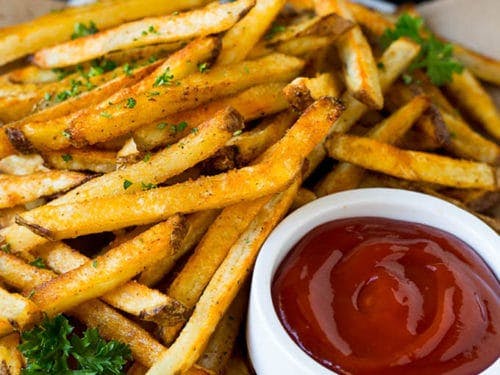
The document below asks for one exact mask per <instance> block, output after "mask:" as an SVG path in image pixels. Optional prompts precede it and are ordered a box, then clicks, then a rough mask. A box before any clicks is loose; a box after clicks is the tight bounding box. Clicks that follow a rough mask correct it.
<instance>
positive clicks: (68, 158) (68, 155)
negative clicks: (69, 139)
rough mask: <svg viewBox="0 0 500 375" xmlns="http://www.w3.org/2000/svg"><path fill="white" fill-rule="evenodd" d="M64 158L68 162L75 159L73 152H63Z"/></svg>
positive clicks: (62, 156)
mask: <svg viewBox="0 0 500 375" xmlns="http://www.w3.org/2000/svg"><path fill="white" fill-rule="evenodd" d="M61 158H62V160H64V161H65V162H66V163H68V162H70V161H71V160H73V156H71V154H63V155H61Z"/></svg>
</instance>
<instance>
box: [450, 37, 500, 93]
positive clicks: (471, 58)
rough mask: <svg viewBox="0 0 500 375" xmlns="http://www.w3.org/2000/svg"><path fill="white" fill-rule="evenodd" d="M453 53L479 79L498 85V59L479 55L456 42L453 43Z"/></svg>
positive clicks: (499, 64) (499, 69) (499, 72)
mask: <svg viewBox="0 0 500 375" xmlns="http://www.w3.org/2000/svg"><path fill="white" fill-rule="evenodd" d="M453 54H454V55H455V57H456V58H457V59H458V60H459V61H460V62H461V63H462V64H464V65H465V67H466V68H467V69H469V70H470V71H471V72H472V73H474V75H475V76H476V77H478V78H479V79H482V80H483V81H486V82H490V83H492V84H494V85H500V61H498V60H493V59H491V58H489V57H486V56H483V55H480V54H479V53H477V52H473V51H471V50H468V49H467V48H465V47H463V46H461V45H458V44H454V45H453Z"/></svg>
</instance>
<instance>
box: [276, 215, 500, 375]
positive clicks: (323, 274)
mask: <svg viewBox="0 0 500 375" xmlns="http://www.w3.org/2000/svg"><path fill="white" fill-rule="evenodd" d="M498 250H499V256H500V249H498ZM272 297H273V302H274V307H275V310H276V312H277V314H278V317H279V319H280V321H281V323H282V324H283V326H284V327H285V329H286V331H287V332H288V334H289V335H290V337H291V338H292V339H293V340H294V341H295V342H296V343H297V345H299V346H300V347H301V348H302V350H304V351H305V352H306V353H307V354H309V355H310V356H311V357H312V358H314V359H315V360H316V361H317V362H319V363H321V364H322V365H323V366H325V367H327V368H329V369H331V370H333V371H335V372H337V373H340V374H419V375H421V374H444V373H446V374H477V373H479V372H481V371H482V370H484V369H486V368H487V367H489V366H490V365H491V364H492V363H493V362H495V360H496V359H497V358H498V356H499V355H500V335H499V333H498V330H499V329H500V285H499V283H498V281H497V279H496V278H495V276H494V275H493V273H492V272H491V271H490V270H489V268H488V267H487V266H486V265H485V264H484V262H483V261H482V259H481V258H480V257H479V256H478V255H477V254H476V253H475V252H474V251H473V250H472V249H471V248H470V247H469V246H468V245H467V244H465V243H464V242H463V241H461V240H459V239H458V238H456V237H455V236H453V235H451V234H449V233H446V232H443V231H441V230H439V229H436V228H433V227H429V226H426V225H422V224H416V223H409V222H404V221H398V220H391V219H384V218H372V217H363V218H351V219H342V220H335V221H331V222H329V223H326V224H323V225H321V226H319V227H317V228H315V229H313V230H312V231H311V232H309V233H308V234H307V235H306V236H305V237H303V238H302V239H301V240H300V241H299V242H298V243H297V244H296V245H295V246H294V248H293V249H292V250H291V251H290V253H289V254H288V255H287V257H286V258H285V259H284V260H283V262H282V263H281V265H280V266H279V268H278V270H277V272H276V274H275V277H274V280H273V283H272Z"/></svg>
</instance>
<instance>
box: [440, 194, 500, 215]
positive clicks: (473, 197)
mask: <svg viewBox="0 0 500 375" xmlns="http://www.w3.org/2000/svg"><path fill="white" fill-rule="evenodd" d="M443 193H444V194H446V195H447V196H449V197H452V198H455V199H458V200H459V201H460V202H462V203H463V204H464V205H465V206H466V207H467V208H469V209H470V210H473V211H476V212H484V211H486V210H489V209H490V208H492V207H494V206H496V205H497V204H498V203H499V202H500V192H498V191H493V192H492V191H485V190H481V189H477V190H474V189H467V190H465V189H446V190H445V191H443Z"/></svg>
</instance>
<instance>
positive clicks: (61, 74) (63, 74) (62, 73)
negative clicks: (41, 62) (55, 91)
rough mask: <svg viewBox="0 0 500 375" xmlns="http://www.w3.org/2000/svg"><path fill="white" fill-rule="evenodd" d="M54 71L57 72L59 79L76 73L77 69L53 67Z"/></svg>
mask: <svg viewBox="0 0 500 375" xmlns="http://www.w3.org/2000/svg"><path fill="white" fill-rule="evenodd" d="M52 72H53V73H55V74H56V76H57V80H58V81H60V80H62V79H63V78H66V77H67V76H69V75H70V74H73V73H75V71H74V70H72V69H62V68H54V69H52Z"/></svg>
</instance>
